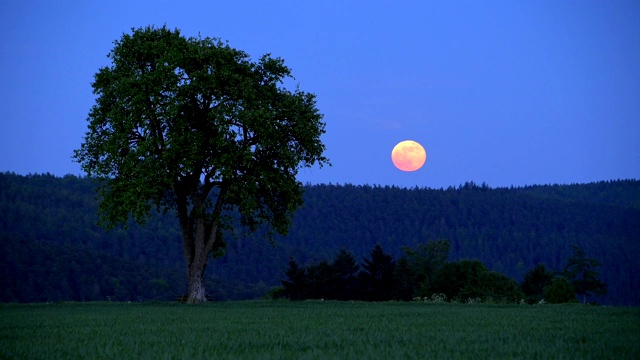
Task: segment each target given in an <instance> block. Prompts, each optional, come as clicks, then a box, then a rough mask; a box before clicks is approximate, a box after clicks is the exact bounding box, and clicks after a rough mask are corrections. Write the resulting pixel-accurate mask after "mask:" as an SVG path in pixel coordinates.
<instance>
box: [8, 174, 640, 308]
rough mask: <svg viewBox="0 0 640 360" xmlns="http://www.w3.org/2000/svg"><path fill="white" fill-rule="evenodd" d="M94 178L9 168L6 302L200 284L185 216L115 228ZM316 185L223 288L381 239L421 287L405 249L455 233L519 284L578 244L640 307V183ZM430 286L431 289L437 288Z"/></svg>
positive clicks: (142, 295) (228, 269)
mask: <svg viewBox="0 0 640 360" xmlns="http://www.w3.org/2000/svg"><path fill="white" fill-rule="evenodd" d="M93 189H94V186H93V184H92V183H91V181H90V180H89V179H86V178H77V177H75V176H65V177H62V178H59V177H55V176H52V175H48V174H43V175H28V176H20V175H15V174H10V173H4V174H0V240H1V242H0V288H1V289H2V293H1V294H0V300H1V301H45V300H49V299H50V300H72V299H74V298H76V299H87V300H92V299H106V297H107V296H109V297H110V298H111V299H114V300H137V299H141V300H147V299H164V300H173V299H174V298H175V295H178V294H184V293H185V292H186V287H187V284H186V281H185V280H184V279H183V272H184V258H183V254H182V251H183V250H182V245H181V242H182V240H181V235H180V230H179V226H178V224H177V221H176V220H175V214H173V213H171V212H170V213H168V214H166V215H162V214H157V213H154V214H153V215H152V216H151V218H150V219H149V220H148V222H147V223H146V225H145V226H144V227H141V226H138V225H136V224H135V223H133V222H130V223H129V226H128V227H127V228H126V229H125V228H116V229H114V230H111V231H105V230H103V229H101V228H100V227H98V226H97V225H96V224H97V222H98V217H97V205H96V202H95V193H94V191H93ZM304 191H305V193H304V205H303V207H302V208H301V209H300V210H299V211H298V212H297V213H296V214H295V217H294V219H293V226H292V228H291V231H290V233H289V235H288V236H287V237H276V238H275V246H272V245H271V244H270V243H269V242H268V241H263V240H260V239H253V238H246V237H242V235H241V234H238V235H239V236H238V239H237V240H232V239H233V237H232V236H229V237H228V238H229V239H230V240H229V242H228V244H227V248H226V254H225V256H223V257H221V258H219V259H217V260H215V261H211V262H210V264H209V266H208V268H207V273H206V274H207V281H208V283H207V289H208V291H209V293H210V294H211V295H213V298H214V299H218V300H221V299H229V300H232V299H250V298H258V297H261V296H263V295H264V294H265V293H266V292H267V291H268V290H269V289H270V288H272V287H274V286H277V285H279V284H280V281H281V279H282V277H283V275H282V274H283V271H285V270H286V269H287V267H288V263H289V261H290V260H291V259H292V258H293V259H296V261H297V262H298V264H299V267H300V268H305V267H306V266H307V265H309V264H319V263H320V262H322V261H323V260H324V259H335V256H336V254H338V253H339V251H340V250H341V249H343V248H344V249H345V250H346V251H347V252H349V253H351V254H353V256H354V259H362V258H363V257H367V258H369V259H370V257H369V255H370V251H371V249H373V248H374V247H375V245H376V244H379V245H380V246H381V247H382V248H383V249H385V251H386V252H388V254H389V255H391V256H393V258H394V259H398V260H397V262H396V266H395V270H394V273H395V277H396V279H399V278H400V277H399V276H400V275H402V278H403V281H402V284H403V286H398V284H399V282H398V281H396V288H395V289H394V290H393V291H394V292H395V295H393V296H394V297H395V298H398V299H407V298H408V296H409V294H410V293H411V295H413V291H409V288H411V289H412V290H415V289H413V288H414V287H416V286H417V285H416V284H417V283H419V282H416V280H415V279H413V278H412V277H413V274H414V273H413V270H410V269H411V267H412V266H413V265H412V264H413V263H412V261H411V259H410V258H409V257H407V256H403V255H406V254H405V252H403V247H404V248H410V249H413V250H414V251H416V252H420V245H421V244H429V241H430V240H433V239H447V240H448V242H449V243H450V250H449V256H448V258H447V261H449V262H458V261H460V260H461V259H477V260H478V261H480V262H481V263H482V264H484V266H485V267H486V269H488V270H489V271H495V272H498V273H502V274H504V275H505V276H508V277H509V278H511V279H515V280H516V281H518V282H522V281H523V280H524V278H525V274H526V273H527V271H529V270H531V269H534V268H535V266H536V265H538V264H540V263H545V264H546V266H547V267H548V269H554V270H555V269H558V270H562V269H564V268H565V265H566V264H567V261H568V259H569V258H571V257H572V256H573V249H572V245H574V244H575V245H577V246H579V247H580V248H581V249H583V250H584V251H585V253H586V254H589V255H590V256H594V257H597V259H598V261H599V262H600V263H601V264H602V265H601V266H600V267H598V271H599V274H598V279H599V280H600V281H602V282H603V283H606V284H607V294H606V296H603V295H598V296H594V297H593V299H590V301H591V300H593V301H597V302H599V303H602V304H615V305H640V293H639V292H638V291H637V289H638V288H640V277H637V276H635V275H636V274H638V273H640V262H638V261H637V255H636V254H638V253H640V241H638V234H640V181H632V180H625V181H612V182H599V183H592V184H583V185H565V186H562V185H552V186H532V187H525V188H512V189H490V188H487V187H478V186H475V185H473V184H465V185H464V186H461V187H458V188H453V187H452V188H449V189H441V190H434V189H418V188H416V189H402V188H397V187H379V186H353V185H317V186H305V188H304ZM403 258H406V259H405V260H402V259H403ZM74 262H75V265H73V264H74ZM331 263H332V262H328V265H331ZM74 266H75V268H74ZM77 274H82V276H84V277H85V278H86V279H83V280H79V277H78V275H77ZM92 278H93V279H95V281H94V280H92ZM112 279H113V283H114V284H115V283H119V284H120V287H118V286H115V285H112V282H111V281H112ZM116 280H117V281H116ZM95 283H97V284H98V287H96V286H94V285H95ZM409 284H410V286H409ZM417 288H422V286H417ZM150 289H155V290H150ZM74 291H75V292H77V295H74ZM430 292H431V290H429V288H428V287H427V288H426V290H425V292H424V295H427V294H429V293H430ZM94 294H95V295H94Z"/></svg>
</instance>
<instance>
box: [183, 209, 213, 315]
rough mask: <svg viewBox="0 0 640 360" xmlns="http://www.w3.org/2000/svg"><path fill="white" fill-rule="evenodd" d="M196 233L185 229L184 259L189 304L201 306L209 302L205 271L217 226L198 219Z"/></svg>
mask: <svg viewBox="0 0 640 360" xmlns="http://www.w3.org/2000/svg"><path fill="white" fill-rule="evenodd" d="M195 222H196V227H195V230H196V231H195V232H189V231H185V230H184V229H183V242H184V243H183V246H184V258H185V263H186V265H187V276H188V277H189V297H188V298H187V303H188V304H200V303H205V302H207V297H206V291H205V287H204V270H205V269H206V267H207V261H209V256H210V254H211V250H212V248H213V244H214V243H215V242H216V241H219V239H217V238H216V229H217V224H213V223H212V224H211V225H209V226H207V224H206V221H205V220H204V219H202V218H199V219H196V221H195Z"/></svg>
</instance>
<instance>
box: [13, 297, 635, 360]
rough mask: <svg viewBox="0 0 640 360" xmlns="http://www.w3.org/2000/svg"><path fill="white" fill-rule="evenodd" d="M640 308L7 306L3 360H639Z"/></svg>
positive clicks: (242, 304)
mask: <svg viewBox="0 0 640 360" xmlns="http://www.w3.org/2000/svg"><path fill="white" fill-rule="evenodd" d="M639 336H640V308H629V307H595V306H584V305H578V304H571V305H549V304H546V305H535V306H529V305H489V304H447V303H445V304H429V303H422V302H413V303H397V302H389V303H363V302H331V301H305V302H288V301H248V302H214V303H208V304H205V305H198V306H190V305H184V304H177V303H108V302H102V303H96V302H93V303H92V302H89V303H57V304H42V303H40V304H3V305H0V358H3V359H4V358H16V359H83V358H84V359H88V358H91V359H238V358H240V359H242V358H250V359H255V358H258V359H352V358H357V359H365V358H366V359H390V358H403V359H425V358H436V359H439V358H440V359H445V358H446V359H470V358H476V359H483V358H492V359H497V358H508V359H513V358H538V359H613V358H615V359H638V358H640V342H639V341H638V340H639Z"/></svg>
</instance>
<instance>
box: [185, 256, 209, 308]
mask: <svg viewBox="0 0 640 360" xmlns="http://www.w3.org/2000/svg"><path fill="white" fill-rule="evenodd" d="M195 265H196V264H192V265H191V266H189V267H188V270H187V272H188V275H189V297H188V298H187V304H200V303H205V302H207V297H206V294H207V293H206V291H205V288H204V268H205V266H206V264H202V266H195Z"/></svg>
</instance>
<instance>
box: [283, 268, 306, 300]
mask: <svg viewBox="0 0 640 360" xmlns="http://www.w3.org/2000/svg"><path fill="white" fill-rule="evenodd" d="M284 274H285V275H286V276H287V278H286V279H283V280H281V283H282V286H283V288H284V296H285V297H287V298H289V299H290V300H303V299H304V297H305V291H306V285H307V284H306V281H307V277H306V271H305V269H304V268H301V267H300V266H299V265H298V263H297V262H296V261H295V260H294V259H293V258H291V259H289V268H288V269H287V270H286V271H285V272H284Z"/></svg>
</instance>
